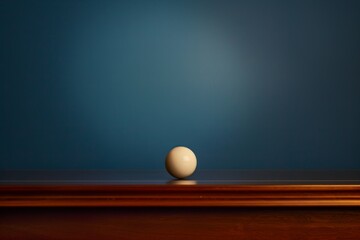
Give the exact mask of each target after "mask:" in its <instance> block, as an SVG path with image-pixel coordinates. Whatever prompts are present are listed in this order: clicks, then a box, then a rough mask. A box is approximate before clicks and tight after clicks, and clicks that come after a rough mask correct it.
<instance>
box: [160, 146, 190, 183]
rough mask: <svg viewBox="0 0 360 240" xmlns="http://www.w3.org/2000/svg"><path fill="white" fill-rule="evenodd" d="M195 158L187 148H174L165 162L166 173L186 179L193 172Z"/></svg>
mask: <svg viewBox="0 0 360 240" xmlns="http://www.w3.org/2000/svg"><path fill="white" fill-rule="evenodd" d="M196 165H197V160H196V156H195V154H194V152H193V151H191V150H190V149H189V148H187V147H175V148H173V149H171V150H170V152H169V153H168V155H167V156H166V160H165V167H166V170H167V171H168V173H170V174H171V175H172V176H173V177H176V178H186V177H189V176H190V175H191V174H193V173H194V172H195V169H196Z"/></svg>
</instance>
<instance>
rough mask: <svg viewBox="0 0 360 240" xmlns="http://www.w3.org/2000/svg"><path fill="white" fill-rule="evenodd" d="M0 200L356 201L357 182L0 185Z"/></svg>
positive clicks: (110, 203) (54, 203) (148, 203)
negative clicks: (313, 183)
mask: <svg viewBox="0 0 360 240" xmlns="http://www.w3.org/2000/svg"><path fill="white" fill-rule="evenodd" d="M0 206H2V207H19V206H23V207H65V206H66V207H114V206H118V207H130V206H132V207H144V206H145V207H181V206H188V207H210V206H217V207H225V206H227V207H245V206H246V207H258V206H267V207H274V206H284V207H285V206H360V185H249V186H244V185H190V186H181V185H113V186H109V185H78V186H74V185H63V186H61V185H51V186H50V185H41V186H18V185H14V186H4V185H3V186H0Z"/></svg>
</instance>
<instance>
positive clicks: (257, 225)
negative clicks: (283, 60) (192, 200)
mask: <svg viewBox="0 0 360 240" xmlns="http://www.w3.org/2000/svg"><path fill="white" fill-rule="evenodd" d="M1 210H2V211H1V217H0V239H14V240H18V239H19V240H20V239H21V240H27V239H38V240H39V239H46V240H51V239H78V240H82V239H86V240H88V239H102V240H109V239H122V240H135V239H160V240H161V239H166V240H168V239H179V240H184V239H197V240H199V239H207V240H209V239H222V240H225V239H247V240H255V239H271V240H272V239H276V240H284V239H297V240H300V239H301V240H307V239H311V240H324V239H326V240H335V239H341V240H358V239H359V238H360V209H359V208H347V207H346V208H327V207H325V208H237V207H235V208H214V207H210V208H191V207H189V208H157V207H155V208H141V207H140V208H6V209H1Z"/></svg>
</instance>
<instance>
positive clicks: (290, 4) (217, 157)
mask: <svg viewBox="0 0 360 240" xmlns="http://www.w3.org/2000/svg"><path fill="white" fill-rule="evenodd" d="M359 12H360V2H359V1H350V0H349V1H340V0H339V1H285V0H284V1H265V0H264V1H261V0H260V1H250V0H249V1H200V0H195V1H165V0H164V1H158V0H151V1H109V0H96V1H90V0H89V1H48V0H36V1H35V0H31V1H29V0H28V1H16V0H14V1H10V0H8V1H6V0H5V1H4V0H0V84H1V85H0V104H1V105H0V123H1V124H0V143H1V144H0V169H162V168H163V165H164V157H165V155H166V153H167V151H168V150H169V149H170V148H172V147H173V146H176V145H185V146H188V147H190V148H192V149H193V150H194V151H195V153H196V154H197V156H198V159H199V165H198V166H199V168H201V169H215V168H220V169H227V168H241V169H260V168H261V169H350V168H360V147H359V146H360V128H359V123H360V94H359V93H360V92H359V90H360V14H359Z"/></svg>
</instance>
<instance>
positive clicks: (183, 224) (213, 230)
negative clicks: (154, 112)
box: [0, 171, 360, 240]
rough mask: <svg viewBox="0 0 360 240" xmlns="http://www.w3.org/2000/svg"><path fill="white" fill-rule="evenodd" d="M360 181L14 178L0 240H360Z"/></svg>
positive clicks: (243, 174)
mask: <svg viewBox="0 0 360 240" xmlns="http://www.w3.org/2000/svg"><path fill="white" fill-rule="evenodd" d="M359 176H360V174H359V171H349V172H346V171H336V172H323V171H220V172H217V173H216V172H198V173H197V174H196V175H194V176H192V178H191V179H188V180H171V179H170V178H169V176H167V175H166V173H164V172H151V171H150V172H131V171H129V172H118V171H95V172H94V171H80V172H79V171H65V172H63V171H32V172H28V171H7V172H2V174H0V239H16V240H17V239H25V240H26V239H105V240H108V239H125V240H126V239H130V240H132V239H160V240H161V239H181V240H183V239H223V240H225V239H250V240H251V239H277V240H282V239H305V240H306V239H312V240H318V239H319V240H320V239H327V240H335V239H349V240H350V239H351V240H352V239H354V240H358V239H360V181H359V180H360V177H359Z"/></svg>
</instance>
